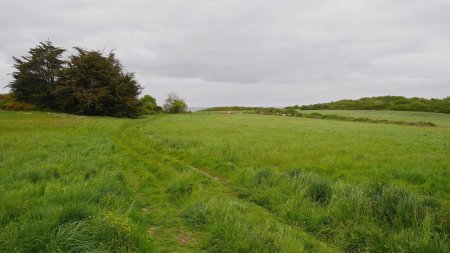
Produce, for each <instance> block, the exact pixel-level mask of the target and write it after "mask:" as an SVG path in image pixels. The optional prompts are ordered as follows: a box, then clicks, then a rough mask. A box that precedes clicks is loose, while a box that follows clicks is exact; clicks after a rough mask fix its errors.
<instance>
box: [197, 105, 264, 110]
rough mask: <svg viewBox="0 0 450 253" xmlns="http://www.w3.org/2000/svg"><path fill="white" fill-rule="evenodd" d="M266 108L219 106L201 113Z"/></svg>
mask: <svg viewBox="0 0 450 253" xmlns="http://www.w3.org/2000/svg"><path fill="white" fill-rule="evenodd" d="M261 109H265V107H247V106H217V107H210V108H207V109H203V110H201V111H253V110H261Z"/></svg>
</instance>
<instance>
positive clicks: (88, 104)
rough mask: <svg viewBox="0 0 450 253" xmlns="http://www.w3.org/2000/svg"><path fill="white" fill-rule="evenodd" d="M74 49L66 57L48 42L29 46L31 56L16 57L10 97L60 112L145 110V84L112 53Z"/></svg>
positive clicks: (116, 114) (107, 113)
mask: <svg viewBox="0 0 450 253" xmlns="http://www.w3.org/2000/svg"><path fill="white" fill-rule="evenodd" d="M75 50H76V53H75V54H73V55H70V56H68V57H67V58H63V54H64V52H66V50H65V49H63V48H59V47H56V46H54V45H53V44H52V43H51V42H50V41H45V42H40V43H39V44H38V45H37V46H36V47H35V48H32V49H30V50H29V51H28V53H29V55H27V56H22V57H19V58H16V57H13V59H14V61H15V64H14V68H15V69H16V71H14V72H13V74H12V76H13V78H14V80H13V81H12V82H11V83H10V84H9V85H8V87H10V89H11V93H12V96H11V98H14V99H16V101H17V102H27V103H31V104H33V105H35V106H37V107H38V108H46V109H51V110H55V111H61V112H68V113H76V114H84V115H100V116H113V117H131V118H135V117H137V116H138V115H139V114H140V113H141V112H142V107H141V105H142V102H141V101H140V100H139V99H138V95H139V94H140V93H141V86H140V85H139V84H138V83H137V81H136V79H135V77H134V74H133V73H128V72H125V71H124V69H123V67H122V65H121V64H120V61H119V60H118V59H117V58H116V56H115V55H114V53H113V52H109V53H107V54H103V53H102V52H100V51H95V50H85V49H82V48H79V47H75ZM8 101H9V100H8ZM153 102H154V105H152V106H153V107H155V108H156V107H157V106H156V101H153ZM9 104H11V103H9ZM16 104H17V103H16ZM16 104H15V105H16ZM147 106H148V105H147ZM9 107H10V106H9ZM9 107H8V108H9ZM16 107H18V106H13V108H16ZM22 107H23V106H21V108H22Z"/></svg>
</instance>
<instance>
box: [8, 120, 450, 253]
mask: <svg viewBox="0 0 450 253" xmlns="http://www.w3.org/2000/svg"><path fill="white" fill-rule="evenodd" d="M308 112H309V111H308ZM320 113H322V114H326V113H330V114H338V115H343V116H351V117H368V118H377V119H389V120H405V121H430V122H433V123H435V124H436V125H437V127H433V128H422V127H410V126H399V125H383V124H371V123H359V122H345V121H333V120H318V119H309V118H295V117H279V116H272V115H254V114H239V113H236V114H232V115H222V114H218V113H215V112H201V113H192V114H182V115H163V116H152V117H148V118H145V119H139V120H130V119H112V118H99V117H77V116H72V115H64V114H49V113H41V112H33V113H21V112H4V111H3V112H0V249H1V251H4V252H448V251H449V250H450V248H449V247H450V246H449V234H450V208H449V207H450V203H449V192H450V169H449V166H450V156H449V154H450V115H444V114H433V113H417V112H413V113H412V112H371V111H368V112H366V111H357V112H352V111H327V112H325V111H320Z"/></svg>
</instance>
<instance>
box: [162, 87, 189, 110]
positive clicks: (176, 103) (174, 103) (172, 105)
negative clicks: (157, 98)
mask: <svg viewBox="0 0 450 253" xmlns="http://www.w3.org/2000/svg"><path fill="white" fill-rule="evenodd" d="M163 108H164V111H165V112H168V113H181V112H186V110H187V104H186V103H185V102H184V100H183V99H182V98H180V97H178V95H177V94H175V93H173V92H172V93H170V94H169V95H168V96H167V99H166V102H165V103H164V105H163Z"/></svg>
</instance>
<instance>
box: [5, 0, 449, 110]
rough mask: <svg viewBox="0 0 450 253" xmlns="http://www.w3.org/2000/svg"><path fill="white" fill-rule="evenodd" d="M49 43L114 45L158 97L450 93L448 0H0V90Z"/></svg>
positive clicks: (307, 98)
mask: <svg viewBox="0 0 450 253" xmlns="http://www.w3.org/2000/svg"><path fill="white" fill-rule="evenodd" d="M47 38H50V40H51V41H53V43H54V44H56V45H58V46H61V47H64V48H71V47H73V46H81V47H84V48H86V49H100V50H106V51H107V50H111V49H114V50H115V52H116V54H117V55H118V57H119V59H120V60H121V61H122V63H123V65H124V67H125V69H126V70H127V71H129V72H135V73H136V77H137V79H138V81H139V83H140V84H141V85H142V86H143V87H145V89H144V93H146V94H151V95H153V96H155V97H156V98H157V99H158V101H159V102H160V103H161V102H162V101H163V100H164V98H165V96H166V95H167V93H169V92H171V91H174V92H176V93H177V94H178V95H179V96H181V97H183V98H185V100H186V101H187V103H188V104H189V105H190V106H213V105H265V106H285V105H293V104H309V103H316V102H327V101H332V100H338V99H343V98H359V97H363V96H378V95H403V96H408V97H412V96H420V97H427V98H429V97H436V98H442V97H446V96H450V0H430V1H424V0H370V1H362V0H277V1H276V0H271V1H269V0H220V1H218V0H217V1H214V0H189V1H187V0H153V1H152V0H139V1H114V0H101V1H100V0H95V1H93V0H83V1H75V0H74V1H61V0H40V1H23V0H0V85H1V88H0V92H6V91H7V89H6V88H3V86H4V85H6V84H8V83H9V81H11V76H10V75H7V74H8V73H11V72H12V71H13V69H12V67H11V65H12V63H13V62H12V58H11V57H12V56H20V55H24V54H26V52H27V50H28V49H29V48H31V47H33V46H35V45H36V44H37V43H38V42H39V41H44V40H46V39H47Z"/></svg>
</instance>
